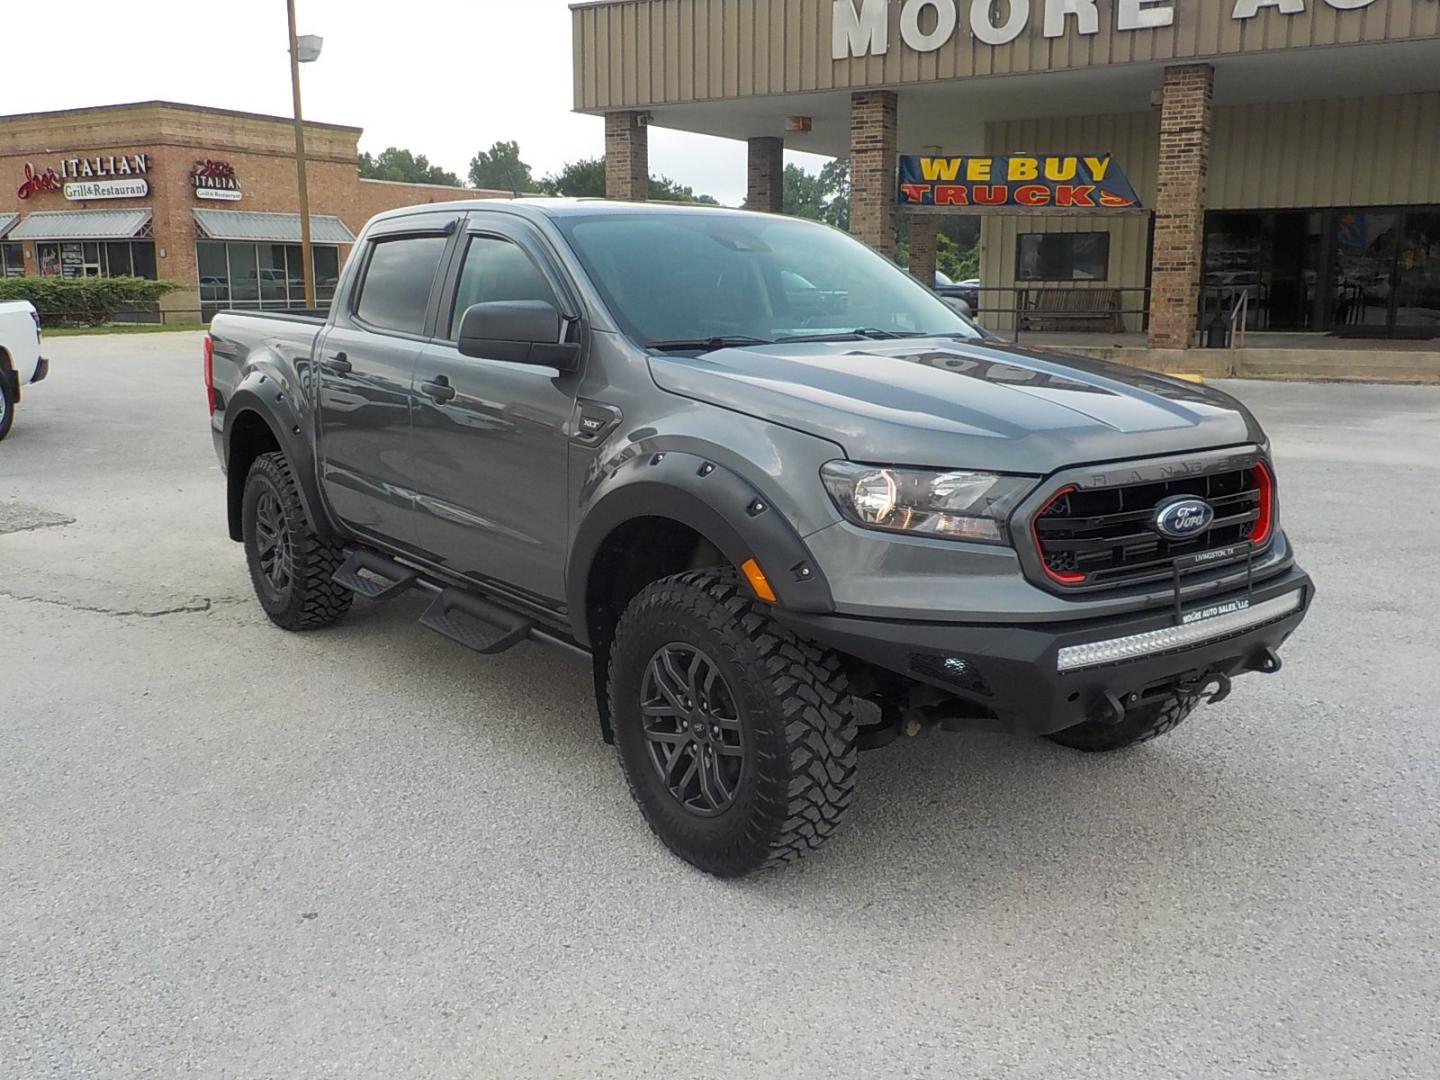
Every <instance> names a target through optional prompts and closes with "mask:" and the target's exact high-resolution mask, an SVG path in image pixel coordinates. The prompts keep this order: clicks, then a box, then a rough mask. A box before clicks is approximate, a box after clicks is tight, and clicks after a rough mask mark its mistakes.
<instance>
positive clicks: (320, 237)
mask: <svg viewBox="0 0 1440 1080" xmlns="http://www.w3.org/2000/svg"><path fill="white" fill-rule="evenodd" d="M194 213H195V225H196V226H197V227H198V228H199V230H200V235H201V236H202V237H204V238H205V239H206V240H241V241H244V240H250V241H254V242H256V243H271V244H298V243H300V215H299V214H263V213H257V212H255V211H248V210H196V211H195V212H194ZM310 239H311V240H312V241H313V242H314V243H317V244H353V243H354V242H355V234H354V233H352V232H351V231H350V230H349V229H348V228H346V226H345V223H344V222H343V221H341V220H340V219H339V218H338V217H331V216H329V215H326V214H311V215H310Z"/></svg>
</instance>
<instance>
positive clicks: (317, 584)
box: [241, 453, 354, 630]
mask: <svg viewBox="0 0 1440 1080" xmlns="http://www.w3.org/2000/svg"><path fill="white" fill-rule="evenodd" d="M277 513H278V518H277ZM267 519H268V521H269V523H270V525H271V526H272V527H271V528H270V529H268V530H265V528H264V523H265V522H266V520H267ZM277 523H278V532H279V534H280V537H279V539H280V542H281V544H282V545H285V556H286V559H287V564H288V573H287V574H286V575H285V580H284V581H283V582H280V583H277V582H276V581H274V580H272V576H271V574H270V573H269V572H268V571H267V567H266V564H264V563H263V562H262V548H264V545H265V541H264V539H262V536H261V533H262V532H268V533H269V534H272V535H273V534H274V533H276V532H277V530H276V529H275V528H274V525H275V524H277ZM241 532H242V535H243V537H244V540H245V559H246V561H247V562H248V563H249V564H250V581H251V583H252V584H253V585H254V586H255V596H256V598H257V599H258V600H259V601H260V606H261V607H262V608H264V609H265V614H266V615H269V616H270V621H271V622H273V623H274V624H275V625H276V626H278V627H280V628H282V629H284V630H318V629H319V628H321V627H323V626H329V625H330V624H331V623H333V622H335V621H336V620H337V619H339V618H340V617H341V616H342V615H344V614H345V613H346V612H347V611H349V610H350V603H351V601H352V600H353V599H354V593H352V592H351V591H350V590H349V589H347V588H345V587H344V586H342V585H337V584H335V582H334V581H333V580H331V579H332V576H333V575H334V573H335V571H336V570H337V569H338V568H339V567H340V564H341V563H342V562H344V561H345V552H344V551H343V550H342V549H341V548H340V547H338V546H336V545H334V544H328V543H326V542H325V541H324V540H322V539H321V538H320V537H318V536H316V535H315V533H314V532H313V531H312V530H311V528H310V522H309V519H308V518H306V516H305V506H304V504H303V503H302V502H301V501H300V491H299V488H298V487H297V486H296V484H295V475H294V473H293V472H291V470H290V464H289V462H287V461H286V460H285V455H284V454H280V453H273V454H262V455H261V456H260V457H258V458H256V459H255V463H254V464H253V465H251V466H250V473H249V475H248V476H247V477H246V478H245V493H244V498H243V501H242V503H241ZM272 550H273V549H272Z"/></svg>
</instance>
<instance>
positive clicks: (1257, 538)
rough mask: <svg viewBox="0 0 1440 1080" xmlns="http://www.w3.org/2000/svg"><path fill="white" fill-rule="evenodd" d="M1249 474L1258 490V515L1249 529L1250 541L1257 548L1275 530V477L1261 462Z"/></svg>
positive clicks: (1268, 538) (1267, 539) (1267, 540)
mask: <svg viewBox="0 0 1440 1080" xmlns="http://www.w3.org/2000/svg"><path fill="white" fill-rule="evenodd" d="M1250 475H1251V476H1253V477H1254V478H1255V487H1256V488H1257V489H1258V490H1259V492H1260V516H1259V517H1258V518H1256V519H1255V526H1254V528H1252V529H1251V530H1250V543H1252V544H1254V545H1255V546H1256V547H1257V548H1258V547H1261V546H1263V545H1264V544H1266V543H1268V542H1269V540H1270V536H1271V534H1272V533H1273V532H1274V531H1275V477H1274V476H1272V475H1271V473H1270V467H1269V466H1268V465H1266V464H1264V463H1263V462H1262V463H1260V464H1257V465H1256V466H1255V467H1254V468H1253V469H1251V470H1250Z"/></svg>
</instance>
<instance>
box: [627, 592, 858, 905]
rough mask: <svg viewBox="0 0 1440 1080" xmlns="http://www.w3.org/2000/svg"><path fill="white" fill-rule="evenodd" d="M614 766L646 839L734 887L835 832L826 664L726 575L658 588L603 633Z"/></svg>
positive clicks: (843, 736)
mask: <svg viewBox="0 0 1440 1080" xmlns="http://www.w3.org/2000/svg"><path fill="white" fill-rule="evenodd" d="M610 665H611V666H610V712H611V721H612V724H613V726H614V731H615V745H616V749H617V750H618V752H619V757H620V764H621V767H622V768H623V770H624V772H625V778H626V780H627V781H628V783H629V785H630V792H631V794H632V795H633V796H634V797H635V801H636V803H637V804H638V805H639V807H640V811H641V813H642V814H643V815H644V816H645V820H646V821H647V822H648V823H649V825H650V827H651V829H653V830H654V832H655V834H656V835H657V836H658V837H659V838H660V839H661V840H662V841H663V842H664V843H665V845H666V846H667V847H669V848H670V850H671V851H673V852H675V854H677V855H679V856H680V857H681V858H682V859H684V860H685V861H686V862H689V863H691V864H692V865H694V866H696V867H698V868H699V869H701V870H704V871H706V872H708V873H711V874H715V875H717V876H720V877H737V876H739V875H741V874H745V873H749V872H750V871H752V870H758V869H760V868H761V867H765V866H773V865H778V864H780V863H785V862H789V861H791V860H793V859H796V858H798V857H800V856H802V855H804V854H806V853H808V852H809V851H812V850H814V849H815V848H818V847H819V846H820V845H821V844H822V843H824V842H825V840H826V839H828V838H829V837H830V835H831V834H832V833H833V832H834V831H835V829H836V827H837V826H838V825H839V823H840V819H841V818H842V817H843V816H844V814H845V811H846V810H847V809H848V808H849V806H850V803H851V800H852V799H853V797H854V792H855V765H856V748H855V734H856V733H855V721H854V717H853V716H852V714H851V711H850V696H849V693H850V692H849V686H848V684H847V682H846V679H845V675H844V672H843V671H842V670H841V667H840V662H839V659H838V658H837V657H836V656H835V655H834V654H833V653H828V652H826V651H825V650H823V649H820V648H818V647H816V646H814V645H811V644H809V643H807V642H803V641H801V640H799V639H798V638H796V637H795V636H794V635H792V634H791V633H790V632H789V631H787V630H785V629H784V628H783V627H781V626H779V625H778V624H777V623H775V622H774V620H772V619H771V618H770V616H769V614H768V613H767V612H766V611H765V610H764V608H763V607H761V605H759V604H757V603H756V602H755V601H754V600H752V599H750V597H749V595H748V594H747V593H746V592H744V591H743V590H742V588H741V586H740V584H739V582H738V580H737V579H736V578H735V576H734V575H733V574H731V573H728V572H719V571H695V572H691V573H686V574H681V575H678V576H676V577H671V578H665V579H663V580H661V581H657V582H655V583H654V584H652V585H650V586H648V587H647V588H646V589H644V590H643V591H642V592H641V593H640V594H639V595H638V596H637V597H635V599H634V600H633V601H632V602H631V603H630V606H629V607H628V608H627V609H626V611H625V614H624V616H623V617H622V618H621V620H620V624H619V626H618V627H617V628H616V631H615V640H614V645H613V648H612V650H611V660H610Z"/></svg>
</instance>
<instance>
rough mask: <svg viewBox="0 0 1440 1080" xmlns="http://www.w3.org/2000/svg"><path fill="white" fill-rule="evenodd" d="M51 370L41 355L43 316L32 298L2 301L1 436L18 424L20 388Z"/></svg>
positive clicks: (0, 303) (0, 345) (0, 352)
mask: <svg viewBox="0 0 1440 1080" xmlns="http://www.w3.org/2000/svg"><path fill="white" fill-rule="evenodd" d="M49 373H50V362H49V361H48V360H46V359H45V358H44V357H43V356H41V355H40V316H39V315H38V314H36V312H35V307H34V305H33V304H31V303H30V301H28V300H7V301H0V439H3V438H5V436H6V435H9V434H10V428H11V427H12V426H14V424H15V407H16V406H17V405H19V404H20V388H21V387H22V386H26V385H28V384H30V383H37V382H39V381H40V380H41V379H43V378H45V376H46V375H48V374H49Z"/></svg>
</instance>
